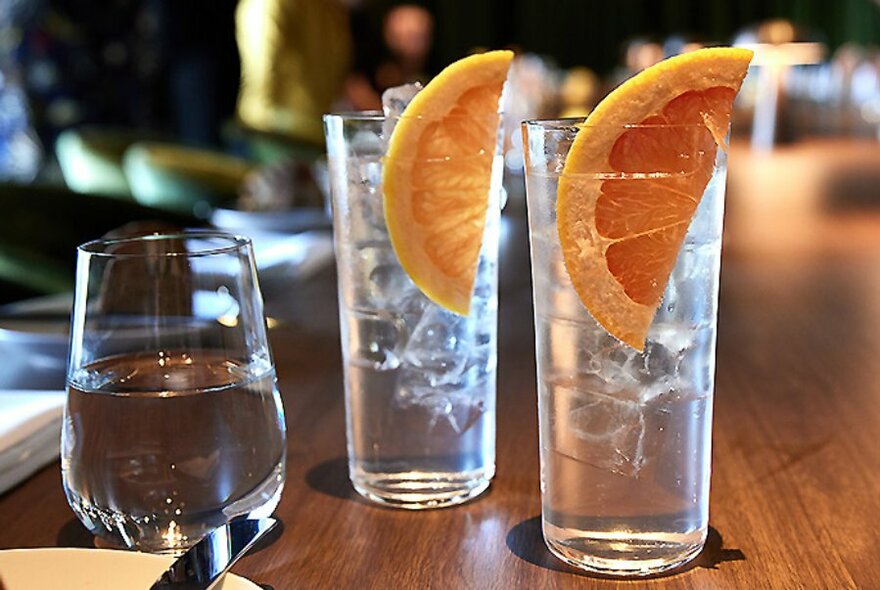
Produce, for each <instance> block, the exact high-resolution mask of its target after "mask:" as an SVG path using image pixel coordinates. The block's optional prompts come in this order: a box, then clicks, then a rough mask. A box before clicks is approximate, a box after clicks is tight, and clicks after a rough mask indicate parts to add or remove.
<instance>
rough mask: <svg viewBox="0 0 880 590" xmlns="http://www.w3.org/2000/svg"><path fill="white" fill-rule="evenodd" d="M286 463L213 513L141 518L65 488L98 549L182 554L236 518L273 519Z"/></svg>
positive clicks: (281, 489)
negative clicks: (268, 517) (269, 517)
mask: <svg viewBox="0 0 880 590" xmlns="http://www.w3.org/2000/svg"><path fill="white" fill-rule="evenodd" d="M284 475H285V463H284V461H283V460H282V461H281V462H280V463H278V465H277V466H276V467H275V469H274V470H273V472H272V474H271V475H270V476H269V477H268V478H266V479H265V480H264V481H263V482H262V483H261V484H260V485H259V486H258V487H256V488H255V489H253V490H252V491H251V492H250V493H249V494H248V495H247V496H245V497H243V498H240V499H239V500H238V501H237V502H234V503H232V504H229V505H227V506H225V507H218V509H217V510H213V511H202V512H198V513H186V512H184V513H182V514H180V515H176V514H171V515H167V516H166V515H161V516H157V515H155V514H152V515H148V516H141V515H136V514H131V513H123V512H120V511H118V510H115V509H113V508H112V507H108V506H102V505H97V504H95V503H94V502H92V501H90V499H89V498H85V497H83V496H80V495H79V494H77V493H76V492H75V491H73V490H71V489H65V492H66V493H67V500H68V503H69V505H70V507H71V509H73V512H74V513H75V514H76V515H77V517H78V518H79V520H80V521H81V522H82V523H83V525H84V526H85V527H86V528H87V529H88V530H89V531H90V532H91V533H92V534H93V535H94V536H95V540H94V543H95V546H96V547H98V548H105V549H128V550H136V551H142V552H145V553H156V554H161V555H174V556H179V555H182V554H183V553H184V552H185V551H186V550H187V549H189V548H190V547H191V546H192V545H194V544H195V543H197V542H198V541H199V540H200V539H201V538H202V537H204V536H205V535H206V534H207V533H208V532H209V531H211V530H212V529H214V528H215V527H218V526H221V525H223V524H224V523H226V522H229V521H230V520H232V519H233V518H235V517H237V516H242V515H247V516H248V517H249V518H263V517H266V516H270V515H271V514H272V513H273V512H274V511H275V508H276V507H277V506H278V503H279V502H280V500H281V493H282V491H283V490H284Z"/></svg>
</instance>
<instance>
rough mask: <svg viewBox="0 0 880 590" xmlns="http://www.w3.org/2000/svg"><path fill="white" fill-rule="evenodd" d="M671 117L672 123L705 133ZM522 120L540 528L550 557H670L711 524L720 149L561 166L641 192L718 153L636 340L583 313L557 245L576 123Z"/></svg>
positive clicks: (673, 561) (642, 570)
mask: <svg viewBox="0 0 880 590" xmlns="http://www.w3.org/2000/svg"><path fill="white" fill-rule="evenodd" d="M637 127H638V126H628V127H627V128H626V129H624V128H620V129H619V130H616V133H620V134H622V133H623V132H624V131H628V130H633V129H636V128H637ZM679 127H681V128H675V129H671V130H670V132H671V133H670V134H671V135H672V136H674V137H688V136H693V133H696V132H700V133H707V132H706V130H705V128H702V129H700V130H695V129H690V128H687V126H679ZM652 128H653V129H656V128H657V126H656V125H655V126H652ZM523 129H524V135H525V143H526V186H527V204H528V216H529V237H530V241H531V257H532V283H533V289H534V301H535V333H536V348H537V366H538V412H539V426H540V428H539V431H540V441H541V490H542V524H543V533H544V539H545V541H546V543H547V545H548V547H549V548H550V550H551V551H552V552H553V553H554V554H555V555H556V556H557V557H559V558H561V559H562V560H564V561H566V562H568V563H570V564H572V565H575V566H577V567H580V568H583V569H586V570H592V571H597V572H602V573H606V574H619V575H648V574H652V573H656V572H660V571H664V570H667V569H670V568H674V567H676V566H678V565H680V564H682V563H684V562H686V561H688V560H689V559H691V558H692V557H694V556H695V555H696V554H697V553H699V551H700V550H701V548H702V546H703V544H704V542H705V539H706V534H707V531H708V516H709V475H710V466H711V428H712V424H711V423H712V394H713V387H714V372H715V329H716V312H717V301H718V273H719V266H720V254H721V227H722V217H723V206H724V205H723V204H724V183H725V172H726V160H725V154H724V152H723V151H721V150H712V151H711V153H699V154H687V153H685V152H686V151H687V150H684V149H683V150H682V152H683V155H682V161H681V172H677V171H676V170H677V168H676V167H675V166H673V168H674V169H673V170H672V172H670V171H669V170H668V169H667V170H664V171H657V170H651V169H645V170H629V169H628V171H627V172H626V173H625V174H624V173H617V172H614V171H611V170H606V169H600V168H597V169H595V170H589V169H588V170H586V171H584V172H583V173H579V174H578V175H577V177H576V178H575V177H569V178H568V179H567V180H568V181H569V182H570V183H571V184H572V186H575V185H576V186H581V187H583V188H584V190H585V191H600V190H602V187H603V183H606V182H611V183H613V182H619V181H620V180H626V181H628V182H630V183H643V187H644V191H650V190H652V189H651V187H652V185H651V183H652V182H655V181H657V179H658V178H661V177H663V178H672V179H675V178H676V177H678V176H679V175H686V174H688V173H689V172H688V171H689V170H693V169H694V164H695V163H696V164H699V163H700V162H706V160H705V159H706V158H708V159H710V162H713V163H714V168H713V173H712V176H711V179H710V180H709V183H708V185H707V187H706V189H705V192H704V194H703V195H702V200H701V202H700V204H699V206H698V208H697V210H696V214H695V217H694V218H693V220H692V222H691V224H690V227H689V230H688V232H687V235H686V237H685V240H684V244H683V246H682V248H681V250H680V252H679V254H678V258H677V261H676V263H675V267H674V269H673V270H672V274H671V276H670V279H669V283H668V285H667V287H666V291H665V293H664V294H663V298H662V302H661V303H660V307H659V309H658V311H657V314H656V316H655V317H654V320H653V323H652V324H651V327H650V330H649V332H648V336H647V341H646V343H645V347H644V350H643V352H639V351H637V350H635V349H633V348H631V347H630V346H628V345H626V344H623V343H622V342H620V341H619V340H617V339H616V338H614V337H613V336H610V335H609V334H608V333H607V332H606V331H605V329H604V328H603V327H602V326H601V325H599V324H598V323H597V322H596V320H594V319H593V317H592V316H591V315H590V313H589V312H588V311H587V309H586V308H585V307H584V305H583V304H582V302H581V300H580V298H579V297H578V294H577V293H576V292H575V289H574V288H573V287H572V282H571V279H570V277H569V275H568V272H567V270H566V267H565V264H564V262H563V257H562V252H561V250H560V242H559V235H558V232H557V225H556V199H557V187H558V185H559V183H560V179H561V178H562V177H563V169H564V162H565V158H566V155H567V154H568V150H569V149H570V147H571V145H572V142H573V141H574V139H575V137H576V136H577V134H578V133H579V132H580V131H581V129H583V125H581V124H579V122H577V121H574V120H558V121H532V122H526V123H524V124H523ZM610 136H612V137H614V136H615V135H613V134H612V135H610ZM694 158H697V159H698V160H699V162H694ZM597 160H598V158H597ZM664 164H665V165H667V168H668V165H669V162H668V161H666V162H664ZM630 168H631V167H630ZM630 186H634V185H633V184H631V185H630ZM639 190H641V189H638V190H637V189H631V191H630V192H631V193H633V194H638V193H639Z"/></svg>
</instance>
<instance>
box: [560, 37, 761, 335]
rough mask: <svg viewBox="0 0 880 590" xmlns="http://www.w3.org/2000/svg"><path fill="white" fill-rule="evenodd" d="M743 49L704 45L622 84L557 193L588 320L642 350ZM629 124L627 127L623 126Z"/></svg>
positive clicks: (718, 138) (565, 249) (723, 119)
mask: <svg viewBox="0 0 880 590" xmlns="http://www.w3.org/2000/svg"><path fill="white" fill-rule="evenodd" d="M751 58H752V52H751V51H749V50H747V49H734V48H711V49H701V50H697V51H694V52H691V53H686V54H683V55H679V56H675V57H672V58H669V59H667V60H665V61H662V62H660V63H658V64H657V65H655V66H652V67H650V68H648V69H646V70H644V71H642V72H641V73H639V74H637V75H635V76H634V77H632V78H630V79H629V80H627V81H626V82H624V83H623V84H621V85H620V86H619V87H617V88H616V89H615V90H613V91H612V92H611V93H610V94H609V95H608V96H607V97H605V99H604V100H602V102H601V103H599V105H597V106H596V108H595V109H594V110H593V112H592V113H591V114H590V116H589V117H588V118H587V120H586V121H585V122H584V125H583V127H582V128H581V129H580V130H579V131H578V134H577V136H576V137H575V140H574V142H573V143H572V146H571V149H570V150H569V152H568V155H567V156H566V160H565V166H564V168H563V172H562V177H561V178H560V180H559V187H558V190H557V202H556V208H557V228H558V231H559V242H560V246H561V248H562V256H563V260H564V262H565V268H566V270H567V271H568V275H569V277H570V278H571V282H572V285H573V286H574V289H575V291H577V293H578V296H579V297H580V299H581V301H582V302H583V304H584V306H586V308H587V310H588V311H589V312H590V314H591V315H592V316H593V317H594V318H595V319H596V321H597V322H599V323H600V324H601V325H602V326H603V327H604V328H605V330H607V331H608V332H609V333H610V334H611V335H613V336H615V337H616V338H618V339H620V340H621V341H623V342H625V343H626V344H628V345H630V346H632V347H633V348H635V349H637V350H642V349H643V348H644V345H645V339H646V337H647V333H648V329H649V328H650V326H651V323H652V321H653V319H654V315H655V314H656V312H657V308H658V306H659V305H660V300H661V298H662V297H663V292H664V291H665V290H666V284H667V282H668V281H669V275H670V273H671V272H672V269H673V267H674V266H675V261H676V258H677V257H678V252H679V250H680V249H681V246H682V243H683V241H684V237H685V234H686V233H687V229H688V226H689V225H690V222H691V219H692V218H693V216H694V213H695V212H696V209H697V206H698V205H699V204H700V199H701V198H702V195H703V191H704V190H705V189H706V185H707V184H708V182H709V179H710V178H711V176H712V171H713V168H714V165H715V154H716V150H717V146H721V147H722V148H726V146H725V144H724V138H725V136H726V133H727V128H728V126H729V123H730V113H731V110H732V108H733V99H734V98H735V97H736V94H737V92H739V89H740V86H741V85H742V81H743V78H745V75H746V73H747V71H748V66H749V61H750V60H751ZM628 125H629V126H634V127H632V128H630V129H627V128H626V126H628Z"/></svg>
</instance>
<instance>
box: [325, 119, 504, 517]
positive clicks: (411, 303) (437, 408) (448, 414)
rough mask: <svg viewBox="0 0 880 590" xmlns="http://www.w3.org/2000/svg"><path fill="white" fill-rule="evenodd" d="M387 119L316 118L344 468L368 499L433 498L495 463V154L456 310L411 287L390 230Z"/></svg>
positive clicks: (417, 502)
mask: <svg viewBox="0 0 880 590" xmlns="http://www.w3.org/2000/svg"><path fill="white" fill-rule="evenodd" d="M394 123H395V120H394V119H392V118H389V119H386V118H385V117H383V116H382V115H381V114H378V113H354V114H347V115H327V116H325V118H324V124H325V131H326V136H327V149H328V160H329V167H330V187H331V194H332V199H333V200H332V202H333V226H334V234H335V241H336V262H337V271H338V277H339V319H340V324H341V339H342V356H343V364H344V372H345V401H346V424H347V434H348V461H349V474H350V477H351V481H352V484H353V485H354V488H355V489H356V490H357V491H358V492H359V493H360V494H361V495H363V496H365V497H366V498H368V499H370V500H373V501H376V502H380V503H383V504H385V505H391V506H396V507H401V508H410V509H419V508H434V507H440V506H448V505H452V504H458V503H461V502H465V501H467V500H469V499H471V498H473V497H475V496H477V495H479V494H480V493H482V492H483V491H485V490H486V489H487V488H488V486H489V484H490V481H491V479H492V477H493V475H494V473H495V367H496V332H497V309H498V298H497V293H498V235H499V222H500V219H499V215H500V204H499V202H500V193H501V190H500V189H501V184H500V181H501V169H502V168H501V156H500V155H498V154H500V152H496V157H495V159H494V164H493V172H492V183H491V189H490V194H489V208H488V213H487V219H486V226H485V232H484V234H483V242H482V249H481V251H480V256H479V263H478V269H477V276H476V282H475V286H474V293H473V297H472V300H471V306H470V313H469V315H467V316H460V315H457V314H455V313H453V312H450V311H447V310H446V309H444V308H442V307H440V306H439V305H437V304H435V303H433V302H432V301H430V300H429V299H428V298H427V297H425V295H423V294H422V293H421V291H419V289H418V288H417V287H416V285H415V284H414V283H413V282H412V281H411V280H410V278H409V276H408V275H407V273H406V272H405V271H404V269H403V267H402V266H401V265H400V262H399V260H398V258H397V255H396V254H395V252H394V250H393V248H392V246H391V242H390V241H389V237H388V229H387V228H386V225H385V216H384V212H383V205H382V184H381V179H382V166H383V157H384V155H385V149H386V145H387V140H388V137H389V134H390V131H391V129H392V128H393V125H394ZM449 157H450V158H455V157H459V158H461V157H462V156H461V155H459V156H455V155H450V156H449ZM416 165H418V164H416Z"/></svg>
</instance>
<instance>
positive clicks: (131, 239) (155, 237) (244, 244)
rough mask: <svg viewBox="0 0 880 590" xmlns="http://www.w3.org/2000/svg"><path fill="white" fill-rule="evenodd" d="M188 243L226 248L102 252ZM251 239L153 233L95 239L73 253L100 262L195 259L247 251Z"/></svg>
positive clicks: (209, 232) (221, 234)
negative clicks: (202, 242) (138, 245)
mask: <svg viewBox="0 0 880 590" xmlns="http://www.w3.org/2000/svg"><path fill="white" fill-rule="evenodd" d="M192 239H212V240H219V241H225V242H227V244H224V245H215V246H206V247H205V248H199V249H196V250H181V251H171V252H149V251H146V250H145V251H142V252H108V251H107V250H106V249H107V248H109V247H111V246H117V245H121V244H134V243H144V244H146V243H151V242H153V243H156V242H171V241H172V240H192ZM251 245H252V242H251V239H250V238H248V237H247V236H242V235H238V234H231V233H228V232H223V231H216V230H194V231H185V230H184V231H178V232H169V233H165V232H154V233H151V234H144V235H140V236H128V237H120V238H98V239H95V240H89V241H88V242H85V243H83V244H80V245H79V246H77V248H76V249H77V252H81V253H84V254H88V255H89V256H96V257H104V258H177V257H181V258H199V257H204V256H214V255H217V254H228V253H230V252H235V251H237V250H241V249H242V248H250V247H251Z"/></svg>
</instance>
